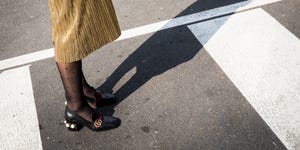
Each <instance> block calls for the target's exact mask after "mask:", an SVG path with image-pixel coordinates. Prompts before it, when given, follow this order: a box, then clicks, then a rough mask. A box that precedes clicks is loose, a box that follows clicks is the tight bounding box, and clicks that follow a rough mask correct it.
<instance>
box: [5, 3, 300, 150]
mask: <svg viewBox="0 0 300 150" xmlns="http://www.w3.org/2000/svg"><path fill="white" fill-rule="evenodd" d="M113 2H114V4H115V8H116V13H117V16H118V19H119V24H120V26H121V29H122V36H121V37H120V38H119V39H118V40H117V41H115V42H113V43H110V44H108V45H105V46H104V47H102V48H100V49H99V50H97V51H96V52H94V53H92V54H90V55H89V56H88V57H86V58H85V59H84V60H83V69H84V72H85V76H86V78H87V80H88V82H89V83H90V84H91V85H93V86H94V87H95V88H98V89H100V90H102V91H113V92H114V93H115V95H116V96H117V98H118V102H117V103H116V104H115V105H113V106H108V107H105V108H102V111H103V112H104V113H105V114H107V115H113V116H116V117H118V118H120V119H121V120H122V124H121V126H120V127H119V128H117V129H114V130H110V131H105V132H92V131H90V130H88V129H87V128H83V129H82V130H80V131H79V132H70V131H68V130H67V129H66V128H65V125H64V123H63V121H64V118H63V112H64V108H65V105H64V101H65V98H64V90H63V86H62V83H61V80H60V77H59V74H58V70H57V68H56V64H55V61H54V58H53V49H52V47H53V45H52V42H51V34H50V32H51V31H50V17H49V12H48V11H49V10H48V5H47V0H39V1H30V0H22V1H20V0H1V2H0V29H1V30H0V54H1V55H0V71H1V74H0V94H1V98H0V119H1V122H0V128H1V132H0V149H9V150H10V149H13V150H16V149H26V150H29V149H33V150H36V149H44V150H53V149H55V150H56V149H57V150H58V149H62V150H63V149H87V150H89V149H128V150H132V149H137V150H142V149H195V150H199V149H203V150H217V149H220V150H221V149H222V150H236V149H239V150H285V149H289V150H300V40H299V37H300V21H299V20H300V9H299V8H300V1H298V0H254V1H242V0H228V1H226V2H224V1H222V0H198V1H197V0H184V1H182V0H163V1H161V0H151V1H150V0H148V1H146V0H138V1H136V0H118V1H116V0H114V1H113Z"/></svg>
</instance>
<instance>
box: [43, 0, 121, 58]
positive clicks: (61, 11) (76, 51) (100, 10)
mask: <svg viewBox="0 0 300 150" xmlns="http://www.w3.org/2000/svg"><path fill="white" fill-rule="evenodd" d="M48 5H49V9H50V16H51V30H52V40H53V43H54V50H55V60H56V61H57V62H59V63H70V62H74V61H78V60H81V59H82V58H84V57H85V56H87V55H88V54H90V53H92V52H93V51H95V50H96V49H99V48H100V47H101V46H103V45H105V44H107V43H109V42H112V41H114V40H115V39H117V38H118V37H119V36H120V34H121V31H120V27H119V24H118V20H117V17H116V14H115V10H114V7H113V3H112V1H111V0H48Z"/></svg>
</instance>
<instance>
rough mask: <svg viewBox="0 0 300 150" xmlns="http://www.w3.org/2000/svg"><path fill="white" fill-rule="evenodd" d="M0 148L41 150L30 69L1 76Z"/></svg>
mask: <svg viewBox="0 0 300 150" xmlns="http://www.w3.org/2000/svg"><path fill="white" fill-rule="evenodd" d="M0 83H1V84H0V89H1V90H0V95H1V98H0V118H1V121H0V129H1V132H0V149H3V150H33V149H34V150H41V149H42V142H41V138H40V131H39V125H38V119H37V114H36V107H35V103H34V97H33V91H32V84H31V77H30V71H29V66H24V67H20V68H17V69H12V70H7V71H4V72H2V73H1V74H0Z"/></svg>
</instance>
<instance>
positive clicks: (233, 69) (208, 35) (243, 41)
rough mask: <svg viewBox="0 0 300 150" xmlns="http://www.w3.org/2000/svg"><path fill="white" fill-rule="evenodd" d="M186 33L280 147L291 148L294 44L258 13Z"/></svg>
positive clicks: (297, 95) (299, 98)
mask: <svg viewBox="0 0 300 150" xmlns="http://www.w3.org/2000/svg"><path fill="white" fill-rule="evenodd" d="M189 28H190V29H191V31H192V32H193V33H194V34H195V36H196V37H197V38H198V40H199V41H200V42H201V43H202V45H204V48H205V49H206V50H207V51H208V52H209V54H210V55H211V56H212V57H213V58H214V59H215V61H216V62H217V63H218V65H219V66H220V67H221V68H222V69H223V71H224V72H225V73H226V74H227V76H228V77H229V78H230V79H231V81H232V82H233V83H234V84H235V85H236V87H237V88H238V89H239V90H240V91H241V93H242V94H243V95H244V96H245V97H246V99H247V100H248V101H249V102H250V104H251V105H252V106H253V107H254V108H255V109H256V111H257V112H258V113H259V114H260V115H261V117H262V118H263V119H264V120H265V121H266V123H267V124H268V125H269V126H270V128H271V129H272V130H273V132H274V133H275V134H276V135H277V136H278V138H279V139H280V140H281V141H282V142H283V143H284V144H285V146H286V147H287V148H288V149H291V150H292V149H296V147H298V146H299V145H300V40H299V39H298V38H297V37H296V36H294V35H293V34H292V33H290V32H289V31H288V30H287V29H286V28H284V27H283V26H282V25H281V24H280V23H279V22H277V21H276V20H275V19H274V18H273V17H272V16H270V15H269V14H268V13H267V12H265V11H264V10H262V9H255V10H251V11H246V12H243V13H239V14H235V15H232V16H229V17H222V18H218V19H214V20H210V21H206V22H202V23H198V24H193V25H190V26H189ZM298 148H299V147H298Z"/></svg>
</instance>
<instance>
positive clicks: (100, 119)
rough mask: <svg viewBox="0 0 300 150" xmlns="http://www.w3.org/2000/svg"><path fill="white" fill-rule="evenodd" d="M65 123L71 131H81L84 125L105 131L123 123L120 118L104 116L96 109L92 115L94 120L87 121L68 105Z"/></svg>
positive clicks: (94, 129)
mask: <svg viewBox="0 0 300 150" xmlns="http://www.w3.org/2000/svg"><path fill="white" fill-rule="evenodd" d="M65 119H66V120H65V122H64V123H65V125H66V127H67V129H68V130H70V131H79V130H80V129H81V128H82V127H84V126H85V127H88V128H89V129H90V130H92V131H103V130H110V129H114V128H117V127H118V126H120V124H121V120H120V119H119V118H115V117H110V116H104V115H103V114H102V113H99V112H97V111H94V113H93V115H92V120H93V122H90V121H87V120H85V119H84V118H82V117H81V116H79V115H78V114H77V113H76V112H75V111H73V110H71V109H69V108H68V107H66V109H65Z"/></svg>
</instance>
